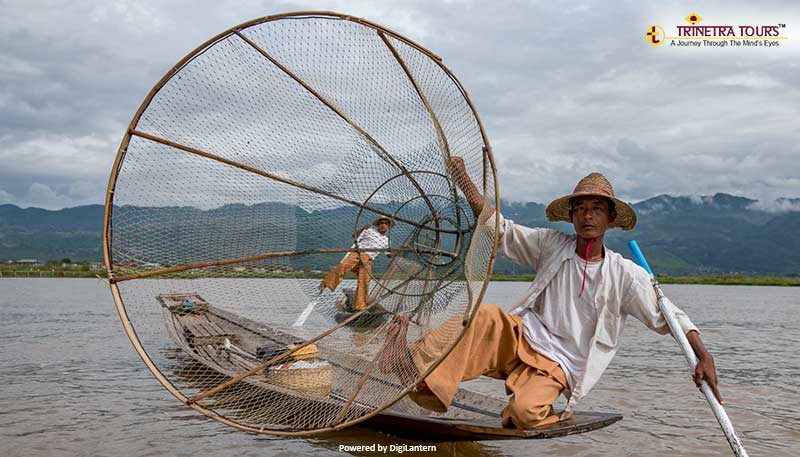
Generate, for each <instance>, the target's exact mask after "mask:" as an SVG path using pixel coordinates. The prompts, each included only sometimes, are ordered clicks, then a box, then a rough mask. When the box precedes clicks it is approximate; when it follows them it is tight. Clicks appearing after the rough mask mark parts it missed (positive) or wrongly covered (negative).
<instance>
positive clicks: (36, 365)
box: [0, 279, 800, 456]
mask: <svg viewBox="0 0 800 457" xmlns="http://www.w3.org/2000/svg"><path fill="white" fill-rule="evenodd" d="M525 287H526V284H522V283H495V284H492V285H491V287H490V288H489V292H488V296H487V298H486V301H487V302H493V303H499V304H502V305H504V306H506V307H508V306H509V305H510V303H511V302H512V301H513V298H514V297H516V296H517V295H518V294H520V293H522V291H523V290H524V288H525ZM665 289H666V292H667V294H668V295H669V296H670V297H671V298H672V300H673V301H674V302H675V303H676V304H678V305H679V306H681V307H682V308H683V309H684V310H686V311H687V312H688V313H689V315H690V316H691V317H692V320H693V321H694V322H695V323H696V324H697V325H698V327H700V329H701V332H702V334H703V339H704V341H705V343H706V345H707V346H708V347H709V349H710V350H711V351H712V353H713V354H714V355H715V358H716V363H717V368H718V371H719V375H720V389H721V391H722V395H723V397H724V398H725V400H726V409H727V411H728V414H729V415H730V416H731V419H732V420H733V423H734V425H735V426H736V429H737V431H738V433H739V435H740V437H741V438H742V441H743V442H744V444H745V446H746V447H747V449H748V451H749V452H750V454H751V455H754V456H755V455H770V456H793V455H795V454H796V449H798V448H800V425H798V424H800V412H798V411H800V386H798V383H797V381H796V380H797V379H800V378H799V377H800V362H799V360H800V358H798V357H797V353H798V352H799V351H800V319H799V318H800V299H798V298H797V297H798V293H797V289H796V288H795V289H793V288H775V287H728V286H677V285H676V286H666V287H665ZM0 321H2V322H3V325H2V327H0V347H2V348H3V349H2V351H0V367H2V369H0V385H1V387H0V434H2V441H0V454H2V455H12V456H15V455H34V456H37V455H42V456H51V455H108V454H119V455H153V456H161V455H192V456H204V455H236V456H248V455H253V456H256V455H258V456H262V455H282V456H294V455H297V456H301V455H303V456H304V455H309V454H313V455H322V456H325V455H342V454H341V453H340V452H339V446H341V445H365V444H367V445H369V444H373V443H377V444H382V445H386V446H389V445H392V444H394V445H401V444H407V445H416V444H420V442H417V441H412V440H407V439H401V438H396V437H393V436H390V435H388V434H385V433H381V432H376V431H373V430H369V429H365V428H359V427H354V428H350V429H347V430H343V431H341V432H336V433H332V434H328V435H324V436H319V437H313V438H305V439H300V438H277V437H271V436H260V435H259V436H257V435H252V434H247V433H243V432H239V431H237V430H234V429H232V428H229V427H227V426H224V425H222V424H220V423H217V422H215V421H212V420H209V419H207V418H205V417H204V416H202V415H200V414H198V413H196V412H194V411H192V410H190V409H189V408H187V407H185V406H184V405H182V404H181V403H180V402H178V401H177V400H176V399H175V398H173V397H172V396H171V395H170V394H169V393H167V392H166V390H164V389H163V388H162V387H161V385H160V384H158V382H157V381H156V380H155V379H154V378H153V376H152V375H151V374H150V372H149V371H147V369H146V368H145V367H144V364H142V362H141V361H140V360H139V358H138V356H137V355H136V353H135V352H134V350H133V348H132V347H131V345H130V342H129V341H128V340H127V337H125V335H124V332H123V331H122V327H121V325H120V323H119V318H118V317H117V314H116V311H115V310H114V306H113V302H112V300H111V297H110V294H109V292H108V288H107V286H106V285H104V284H103V283H101V282H98V281H96V280H81V279H2V280H0ZM353 338H358V335H357V334H353ZM173 357H175V355H173ZM469 384H470V387H472V388H475V389H478V390H482V391H485V392H489V393H493V394H497V395H502V393H503V388H502V383H501V382H496V381H490V380H483V379H481V380H477V381H471V382H470V383H469ZM580 409H584V410H595V411H616V412H620V413H622V414H623V415H624V416H625V419H624V420H623V421H622V422H619V423H617V424H615V425H612V426H611V427H608V428H606V429H603V430H599V431H595V432H591V433H587V434H582V435H574V436H569V437H565V438H559V439H553V440H542V441H491V442H482V443H475V442H466V443H465V442H459V443H437V450H438V454H441V455H465V456H490V455H491V456H494V455H530V454H532V453H534V452H533V451H534V450H535V453H542V454H545V453H546V454H549V455H553V456H573V455H587V456H588V455H592V456H596V455H609V456H610V455H614V456H617V455H621V456H638V455H661V454H669V455H685V456H689V455H698V456H712V455H714V456H716V455H729V453H730V451H729V449H728V447H727V443H726V442H725V439H724V438H723V437H722V433H721V432H720V430H719V426H718V425H717V424H716V421H715V419H714V417H713V415H712V414H711V412H710V410H709V408H708V406H707V404H706V403H705V399H704V398H703V397H702V395H701V394H700V393H699V392H698V391H697V389H696V388H694V386H693V384H692V382H691V381H690V374H689V372H688V370H687V367H686V366H685V361H684V359H683V356H682V355H681V354H680V352H679V350H678V349H677V346H676V345H675V343H674V342H673V340H672V339H671V338H669V337H662V336H659V335H656V334H654V333H653V332H651V331H649V330H648V329H646V328H645V327H644V326H643V325H641V324H639V323H638V322H636V321H635V320H629V321H628V325H627V328H626V331H625V335H624V337H623V341H622V349H621V350H620V354H619V355H618V356H617V358H616V359H615V360H614V362H613V363H612V364H611V367H610V368H609V370H608V371H607V372H606V374H605V375H604V377H603V379H602V380H601V381H600V383H599V384H598V386H597V388H596V389H595V391H593V392H592V393H591V394H589V396H588V398H587V399H586V400H585V401H584V402H582V403H581V405H580ZM360 455H370V454H369V453H367V454H360ZM389 455H391V454H389ZM395 455H396V454H395ZM403 455H415V454H413V453H405V454H403ZM421 455H432V454H430V453H428V454H421Z"/></svg>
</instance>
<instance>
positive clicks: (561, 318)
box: [520, 254, 603, 386]
mask: <svg viewBox="0 0 800 457" xmlns="http://www.w3.org/2000/svg"><path fill="white" fill-rule="evenodd" d="M602 264H603V262H602V261H596V262H585V261H584V260H583V259H581V258H580V257H578V255H577V254H575V257H574V258H572V259H571V260H569V261H567V262H564V263H562V264H561V269H560V270H559V271H558V273H557V274H556V275H555V277H554V278H553V281H552V282H550V285H549V286H547V287H545V288H544V290H543V291H542V293H541V294H540V295H539V297H538V298H537V301H541V302H542V304H541V308H542V309H544V310H547V311H548V312H549V313H550V314H551V315H550V316H548V318H547V319H543V318H541V317H540V316H539V315H538V314H536V313H534V312H533V311H532V310H531V309H527V310H525V311H523V312H521V313H520V317H521V318H522V325H523V334H524V336H525V340H526V341H527V342H528V344H529V345H530V346H531V347H532V348H533V349H534V350H535V351H536V352H538V353H539V354H542V355H544V356H545V357H548V358H550V359H551V360H555V361H556V362H558V364H559V365H561V369H562V370H564V374H565V375H566V376H567V382H568V384H569V385H570V386H574V385H575V382H576V381H577V380H578V379H580V378H581V376H583V368H584V367H585V366H586V357H587V356H588V355H589V342H590V341H591V339H592V335H594V329H595V326H596V324H597V308H596V307H595V293H596V292H597V286H598V284H599V283H600V268H601V266H602ZM584 266H585V267H586V279H585V281H584V275H583V272H584ZM581 286H583V291H581ZM545 322H549V324H547V323H545Z"/></svg>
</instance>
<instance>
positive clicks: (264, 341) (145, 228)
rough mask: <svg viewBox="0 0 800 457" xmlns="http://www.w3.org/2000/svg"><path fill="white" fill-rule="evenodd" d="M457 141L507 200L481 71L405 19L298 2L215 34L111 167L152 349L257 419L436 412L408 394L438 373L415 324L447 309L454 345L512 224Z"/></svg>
mask: <svg viewBox="0 0 800 457" xmlns="http://www.w3.org/2000/svg"><path fill="white" fill-rule="evenodd" d="M453 156H456V157H461V158H463V160H464V162H465V165H466V170H467V172H468V174H469V175H470V177H471V178H472V180H473V182H474V183H475V184H476V186H477V188H478V189H479V190H480V191H481V192H483V193H484V196H485V198H486V199H487V201H488V202H489V203H490V205H491V206H496V202H497V195H496V190H495V189H496V188H495V177H496V176H495V169H494V164H493V162H492V157H491V154H490V152H489V148H488V143H487V140H486V138H485V137H484V134H483V132H482V129H481V126H480V122H479V120H478V119H477V117H476V114H475V112H474V110H473V108H472V106H471V104H470V102H469V99H468V98H467V96H466V94H465V92H464V91H463V89H462V88H461V86H460V85H459V83H458V81H457V80H456V79H455V78H454V77H453V75H452V74H451V73H450V72H449V70H448V69H447V68H446V67H444V66H443V65H442V64H441V63H440V62H439V60H438V58H436V57H435V56H433V55H432V54H430V53H429V52H427V51H425V50H424V49H422V48H421V47H419V46H417V45H415V44H413V43H412V42H410V41H408V40H407V39H405V38H402V37H400V36H399V35H397V34H395V33H393V32H391V31H388V30H386V29H384V28H382V27H379V26H377V25H374V24H371V23H368V22H366V21H362V20H358V19H355V18H350V17H346V16H340V15H336V14H332V13H325V14H320V13H314V14H310V13H306V14H302V13H297V14H289V15H281V16H275V17H268V18H264V19H261V20H258V21H252V22H250V23H246V24H243V25H242V26H239V27H236V28H234V29H231V30H229V31H228V32H225V33H223V34H221V35H219V36H217V37H216V38H214V39H212V40H210V41H209V42H208V43H206V44H205V45H203V46H201V47H200V48H198V49H197V50H196V51H194V52H192V53H191V54H190V55H189V56H187V57H186V58H185V59H184V60H183V61H181V62H180V63H179V64H178V65H176V67H175V68H174V69H173V70H171V71H170V72H169V73H168V74H167V75H166V76H165V77H164V78H163V79H162V81H161V82H159V83H158V84H157V85H156V86H155V88H154V89H153V91H151V93H150V95H148V97H147V98H146V99H145V101H144V103H143V104H142V108H141V109H140V110H139V112H137V114H136V116H135V117H134V119H133V121H132V122H131V125H130V128H129V130H128V132H127V134H126V136H125V138H124V140H123V142H122V146H121V147H120V151H119V154H118V156H117V161H116V163H115V166H114V170H113V172H112V177H111V181H110V185H109V193H108V200H107V211H106V240H105V249H106V256H107V264H108V268H109V274H110V278H111V286H112V292H113V293H114V298H115V301H116V303H117V309H118V310H119V312H120V315H121V317H122V320H123V323H124V324H125V328H126V332H127V333H128V335H129V336H130V338H131V340H132V342H133V343H134V346H135V348H136V350H137V351H138V352H139V354H140V355H141V356H142V358H143V360H144V361H145V363H146V364H147V365H148V367H149V368H150V369H151V370H152V371H153V373H154V374H155V375H156V377H157V378H158V379H159V381H160V382H161V383H162V384H164V386H165V387H166V388H167V389H168V390H170V392H172V393H173V394H174V395H176V396H177V397H178V398H179V399H181V400H183V401H184V402H186V403H187V404H188V405H189V406H191V407H192V408H194V409H196V410H198V411H200V412H202V413H203V414H206V415H208V416H210V417H213V418H215V419H217V420H220V421H222V422H225V423H227V424H229V425H233V426H236V427H239V428H242V429H246V430H251V431H256V432H264V433H277V434H309V433H314V432H318V431H324V430H330V429H334V428H339V427H342V426H345V425H348V424H352V423H355V422H358V421H360V420H364V419H365V418H368V417H370V416H372V415H374V414H376V413H378V412H379V411H381V410H383V409H384V408H386V407H387V406H388V405H392V404H394V406H392V408H393V410H395V411H401V412H406V413H409V414H428V413H426V412H424V411H423V410H420V409H419V408H417V407H416V406H415V405H413V404H412V403H411V402H410V401H409V400H408V399H402V400H401V401H399V402H397V403H395V402H396V401H397V399H398V398H400V397H401V396H402V395H404V394H405V392H406V391H407V390H408V389H410V388H411V387H413V386H414V385H415V384H416V383H417V382H419V381H420V380H421V379H422V377H423V376H424V375H425V374H426V373H420V372H419V371H418V370H417V369H416V368H415V367H414V365H413V364H409V363H408V361H409V358H413V355H414V349H413V348H414V346H413V344H411V345H410V346H407V343H409V344H410V343H413V342H414V341H415V340H417V339H418V338H420V337H422V336H423V335H425V334H426V333H427V332H429V331H430V330H431V329H432V328H433V327H435V326H438V325H440V324H441V323H443V322H445V321H447V320H450V322H451V324H449V326H447V327H446V328H447V329H448V332H449V336H450V340H449V343H448V344H445V346H443V352H442V357H443V356H444V355H445V354H446V353H447V352H448V351H449V348H450V347H451V346H452V344H454V343H455V342H456V340H457V339H458V337H459V336H460V335H461V334H462V331H463V329H464V325H467V324H468V322H469V318H470V317H471V313H472V311H474V310H475V308H476V306H477V304H478V302H479V300H480V298H481V297H482V296H483V292H484V289H485V286H486V284H487V281H488V279H489V273H490V270H491V263H492V259H493V253H494V249H495V245H496V233H495V231H494V230H491V229H490V228H489V227H490V226H491V225H492V224H483V223H482V224H478V223H477V219H478V215H476V214H473V212H472V210H471V209H470V206H469V205H468V204H467V202H466V200H465V197H464V195H463V193H462V191H461V190H460V189H458V188H457V186H455V185H454V184H453V179H452V176H451V175H450V172H449V171H448V170H449V168H448V165H447V164H448V163H449V162H448V160H449V158H450V157H453ZM379 216H384V217H388V218H390V220H391V222H392V224H393V225H391V224H380V223H378V224H375V223H374V222H375V221H376V219H378V218H379ZM381 225H383V228H382V227H381ZM387 225H388V226H389V227H388V229H387V228H386V226H387ZM381 229H383V230H385V231H384V232H383V233H382V232H381ZM367 231H369V234H370V236H372V237H373V238H375V239H378V240H384V242H383V243H380V242H379V243H374V242H372V241H369V242H368V241H365V240H368V238H364V237H362V235H363V234H364V233H365V232H367ZM376 234H377V235H376ZM383 237H385V238H383ZM373 241H374V240H373ZM376 246H377V247H376ZM373 257H374V258H373ZM348 262H349V263H348ZM342 275H343V277H342ZM323 279H325V281H326V282H327V284H328V285H329V286H330V287H325V288H324V291H323V292H320V282H321V281H322V280H323ZM340 279H341V281H340ZM359 288H361V289H360V290H361V291H362V292H363V294H364V295H363V296H365V297H366V299H365V300H362V301H361V302H360V301H359V299H358V294H359ZM331 289H332V290H331ZM453 323H455V324H453ZM445 333H447V332H445ZM409 347H410V349H408V348H409ZM434 365H435V364H434Z"/></svg>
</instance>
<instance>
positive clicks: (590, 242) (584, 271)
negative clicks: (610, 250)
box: [578, 238, 594, 298]
mask: <svg viewBox="0 0 800 457" xmlns="http://www.w3.org/2000/svg"><path fill="white" fill-rule="evenodd" d="M592 241H594V238H592V239H591V240H589V243H588V244H586V254H585V255H584V256H583V261H584V264H583V280H582V281H581V291H580V292H578V298H580V296H581V294H582V293H583V288H584V287H585V286H586V267H587V266H589V249H591V248H592Z"/></svg>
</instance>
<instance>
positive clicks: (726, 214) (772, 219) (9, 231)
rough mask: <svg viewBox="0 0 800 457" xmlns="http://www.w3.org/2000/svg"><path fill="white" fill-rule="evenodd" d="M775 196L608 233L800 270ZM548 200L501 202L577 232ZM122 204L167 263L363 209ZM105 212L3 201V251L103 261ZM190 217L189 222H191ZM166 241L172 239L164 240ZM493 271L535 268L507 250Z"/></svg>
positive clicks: (644, 214)
mask: <svg viewBox="0 0 800 457" xmlns="http://www.w3.org/2000/svg"><path fill="white" fill-rule="evenodd" d="M777 203H780V204H779V205H776V207H778V208H782V209H783V210H782V211H774V212H772V211H765V210H763V209H759V208H760V207H759V206H758V205H757V202H756V201H755V200H751V199H747V198H743V197H736V196H732V195H727V194H716V195H713V196H708V197H699V198H698V197H692V198H690V197H672V196H668V195H660V196H658V197H654V198H651V199H648V200H645V201H642V202H639V203H636V204H634V205H633V207H634V208H635V209H636V211H637V214H638V216H639V222H638V225H637V227H636V229H635V230H633V231H632V232H622V231H620V230H612V231H610V232H609V235H608V237H607V240H606V242H607V245H608V246H609V247H610V248H611V249H613V250H616V251H618V252H621V253H622V254H623V255H625V256H629V255H628V250H627V247H626V243H627V241H628V240H630V239H636V240H637V241H638V242H639V244H640V245H641V246H642V248H643V249H644V251H645V253H646V254H647V257H648V260H649V261H650V263H651V265H652V266H653V268H654V270H656V271H657V272H660V273H664V274H669V275H692V274H720V273H723V274H726V273H741V274H758V275H798V274H800V241H798V239H797V238H796V237H793V236H792V230H791V228H792V227H796V226H799V224H800V211H797V210H796V209H797V208H800V199H781V200H779V201H778V202H777ZM544 208H545V207H544V205H542V204H539V203H509V202H503V203H502V205H501V209H502V212H503V215H504V216H505V217H506V218H509V219H513V220H514V221H515V222H517V223H520V224H523V225H527V226H544V227H552V228H556V229H559V230H564V231H566V232H571V229H572V228H571V226H570V225H569V224H566V223H555V224H554V223H551V222H548V221H547V220H546V219H545V215H544ZM792 209H795V210H792ZM116 211H117V213H115V216H117V217H119V219H118V220H120V221H122V220H124V221H127V222H126V224H120V226H118V227H117V234H116V236H118V237H119V238H118V239H119V240H120V241H122V240H124V245H125V246H127V247H129V249H130V250H129V251H127V252H126V256H127V257H129V258H133V259H137V260H138V261H141V262H153V263H161V264H175V263H178V262H185V261H198V260H202V259H210V258H219V257H226V258H230V257H238V256H242V257H244V256H248V255H253V254H256V253H261V252H267V251H269V250H270V249H271V247H270V245H269V242H270V239H269V237H264V239H263V240H259V239H258V237H254V236H252V235H253V234H254V233H260V232H263V233H278V232H281V231H284V233H291V232H292V230H289V231H286V228H287V227H295V226H305V227H310V229H309V230H305V231H302V232H300V233H299V234H297V236H296V238H295V239H294V240H293V241H292V243H294V244H293V246H303V247H304V248H305V249H311V248H317V247H330V245H331V243H335V244H336V245H340V246H344V245H347V244H349V243H350V242H351V238H350V234H351V233H352V230H353V225H352V224H340V225H335V224H327V225H326V224H325V223H324V222H325V221H329V220H337V221H347V220H354V219H355V216H356V211H355V209H353V208H350V207H344V208H337V209H333V210H326V211H317V212H313V213H309V212H306V211H304V210H302V209H300V208H298V207H293V206H290V205H285V204H280V203H262V204H258V205H252V206H245V205H226V206H224V207H221V208H215V209H212V210H201V209H198V208H191V207H165V208H148V207H132V206H131V207H122V208H119V209H117V210H116ZM102 219H103V207H102V206H100V205H89V206H80V207H75V208H66V209H63V210H59V211H48V210H43V209H38V208H27V209H22V208H19V207H16V206H14V205H0V260H3V259H20V258H36V259H40V260H48V259H61V258H64V257H69V258H70V259H72V260H101V259H102V251H101V242H102ZM188 225H191V226H192V230H185V229H184V228H185V227H187V226H188ZM314 227H325V229H324V230H314V229H313V228H314ZM189 234H191V235H189ZM167 242H168V243H169V246H168V247H164V246H163V243H167ZM154 243H161V245H160V246H156V245H155V244H154ZM265 243H266V244H265ZM201 245H202V246H206V248H204V249H203V250H202V252H198V249H197V246H201ZM334 257H337V258H338V257H340V256H323V257H319V258H309V257H306V258H296V259H293V260H291V261H289V262H290V263H291V266H292V267H293V268H296V269H303V268H305V269H309V268H312V269H320V268H325V267H326V266H327V264H329V263H331V262H335V261H336V259H334ZM284 263H286V262H284ZM495 271H496V272H497V273H518V274H519V273H527V272H529V271H526V270H525V269H524V268H522V267H519V266H516V265H514V264H512V263H511V262H508V261H505V260H503V259H500V260H499V261H498V263H497V266H496V268H495Z"/></svg>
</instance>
